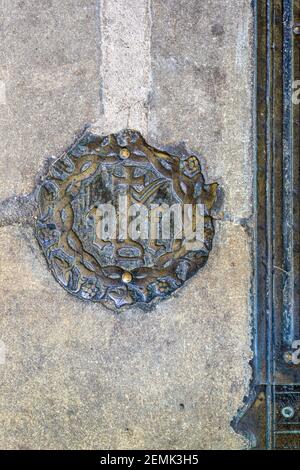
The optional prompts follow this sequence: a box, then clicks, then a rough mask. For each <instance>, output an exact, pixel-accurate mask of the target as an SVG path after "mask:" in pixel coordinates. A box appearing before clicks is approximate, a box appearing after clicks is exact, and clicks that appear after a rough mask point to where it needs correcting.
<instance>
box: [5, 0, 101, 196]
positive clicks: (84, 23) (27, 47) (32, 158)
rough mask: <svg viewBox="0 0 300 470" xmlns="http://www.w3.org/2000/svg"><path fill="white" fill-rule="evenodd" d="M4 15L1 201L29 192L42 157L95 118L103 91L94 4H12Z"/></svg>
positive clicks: (14, 0)
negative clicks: (101, 91) (101, 89)
mask: <svg viewBox="0 0 300 470" xmlns="http://www.w3.org/2000/svg"><path fill="white" fill-rule="evenodd" d="M1 10H2V11H1ZM1 10H0V15H1V25H2V28H1V30H0V38H1V41H0V61H1V62H0V80H1V81H2V82H4V83H5V88H6V104H1V103H0V110H1V113H0V136H1V155H0V174H1V184H0V200H2V199H5V198H6V197H9V196H12V195H14V194H22V193H27V192H30V191H32V190H33V188H34V181H35V175H36V174H37V171H38V170H39V169H41V168H42V167H43V164H44V159H45V157H46V156H47V155H56V154H57V153H59V152H61V151H62V150H63V149H64V148H65V147H67V146H68V145H70V142H72V140H73V138H74V134H75V133H76V132H78V130H80V129H82V127H83V126H84V125H85V124H86V123H88V122H91V121H93V120H95V119H97V117H98V114H97V113H98V110H99V89H100V84H99V53H97V48H99V47H100V44H99V33H98V26H97V2H96V0H92V1H90V0H76V2H75V4H74V1H72V0H67V1H64V2H61V1H59V0H36V1H35V2H31V1H30V0H9V1H4V2H2V8H1ZM3 182H5V184H3Z"/></svg>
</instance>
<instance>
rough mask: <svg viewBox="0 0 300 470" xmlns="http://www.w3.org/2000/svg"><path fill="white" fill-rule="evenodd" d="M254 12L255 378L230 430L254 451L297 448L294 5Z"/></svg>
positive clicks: (289, 1)
mask: <svg viewBox="0 0 300 470" xmlns="http://www.w3.org/2000/svg"><path fill="white" fill-rule="evenodd" d="M254 14H255V18H256V46H257V63H256V71H257V74H256V78H257V83H256V86H257V99H256V110H255V112H256V115H257V119H256V133H257V140H256V142H255V149H256V150H257V151H256V155H257V175H256V176H257V177H256V188H255V191H256V201H255V210H256V214H255V215H256V230H255V237H254V238H255V249H254V252H255V256H254V258H255V265H254V272H255V276H254V286H253V307H254V308H253V310H254V319H253V349H254V360H253V372H254V377H253V382H252V387H251V393H250V397H249V398H248V399H247V401H246V403H245V407H244V408H243V410H241V411H240V413H239V416H238V417H237V419H236V420H235V421H234V423H233V425H234V427H235V428H236V429H237V430H239V431H240V432H242V433H244V434H245V435H246V436H247V437H248V438H250V440H251V444H252V447H254V448H258V449H300V365H299V364H298V363H297V358H298V357H299V354H298V353H297V347H296V343H295V342H296V341H297V340H300V327H299V305H300V289H299V275H300V223H299V222H300V181H299V180H300V170H299V160H300V103H299V104H298V100H297V98H299V97H300V93H297V88H298V89H300V86H298V85H299V83H300V82H299V83H297V80H299V79H300V25H299V26H298V23H300V0H258V1H255V2H254ZM299 101H300V100H299Z"/></svg>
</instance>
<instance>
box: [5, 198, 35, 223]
mask: <svg viewBox="0 0 300 470" xmlns="http://www.w3.org/2000/svg"><path fill="white" fill-rule="evenodd" d="M36 211H37V205H36V200H35V193H34V192H33V193H31V194H25V195H19V196H12V197H9V198H7V199H5V200H4V201H1V202H0V227H6V226H9V225H14V224H21V223H23V224H30V225H33V224H34V222H35V214H36Z"/></svg>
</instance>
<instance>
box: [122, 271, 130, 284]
mask: <svg viewBox="0 0 300 470" xmlns="http://www.w3.org/2000/svg"><path fill="white" fill-rule="evenodd" d="M122 281H123V282H124V283H125V284H129V283H130V282H131V281H132V274H131V273H129V272H128V271H126V273H124V274H123V275H122Z"/></svg>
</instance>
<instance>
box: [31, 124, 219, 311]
mask: <svg viewBox="0 0 300 470" xmlns="http://www.w3.org/2000/svg"><path fill="white" fill-rule="evenodd" d="M172 153H174V154H170V153H169V152H166V151H162V150H157V149H155V148H153V147H151V146H149V145H148V144H147V143H146V142H145V140H144V139H143V137H142V136H141V135H140V134H139V133H138V132H136V131H130V130H126V131H122V132H120V133H118V134H114V135H109V136H106V137H103V136H98V135H94V134H91V133H89V132H88V133H86V134H85V135H84V136H83V137H82V138H81V139H79V141H77V142H76V143H75V144H74V146H73V147H71V148H70V150H69V151H68V152H67V153H66V154H64V155H63V156H62V157H61V158H59V159H58V160H56V161H55V163H54V164H53V165H52V166H51V168H50V171H49V174H48V175H47V176H46V178H45V179H44V181H43V183H42V184H41V186H40V188H39V191H38V204H39V216H38V220H37V225H36V236H37V239H38V241H39V243H40V245H41V247H42V250H43V252H44V254H45V256H46V259H47V262H48V265H49V267H50V269H51V271H52V273H53V274H54V276H55V278H56V279H57V281H58V282H59V283H60V284H61V285H62V286H63V287H64V288H65V289H66V290H67V291H68V292H69V293H71V294H73V295H75V296H77V297H79V298H80V299H83V300H89V301H94V302H98V301H99V302H103V303H104V304H106V305H107V306H113V307H116V308H120V307H123V306H126V305H132V304H135V303H147V304H148V303H150V302H151V301H152V300H154V299H155V298H163V297H167V296H169V295H170V294H171V293H172V292H174V291H175V290H176V289H178V288H179V287H181V286H182V285H183V284H184V283H185V281H187V280H188V279H189V278H190V277H191V276H193V275H194V274H195V273H196V272H197V271H198V270H199V269H200V268H202V267H203V266H204V265H205V263H206V261H207V258H208V255H209V252H210V250H211V248H212V240H213V235H214V227H213V220H212V217H211V213H210V212H211V209H212V206H213V204H214V202H215V200H216V193H217V187H218V185H217V184H216V183H214V184H211V185H207V184H205V181H204V177H203V174H202V172H201V165H200V161H199V159H198V158H197V157H196V156H194V155H187V154H182V152H181V153H180V152H178V154H176V151H174V152H173V151H172ZM195 207H197V208H199V207H201V208H202V212H201V215H202V229H203V230H202V233H203V237H202V240H200V239H199V237H198V236H197V233H198V232H196V230H195V229H196V225H197V228H198V226H200V222H199V220H200V219H198V218H197V210H198V209H196V212H195V210H194V208H195ZM175 209H176V210H177V213H176V216H175V215H174V214H175V212H176V211H175ZM153 214H155V217H154V215H153ZM180 214H181V221H180V223H179V221H178V218H180ZM175 218H177V220H176V223H175ZM125 219H126V221H125V222H126V223H127V226H126V223H125V222H124V220H125ZM184 220H188V221H189V223H188V226H189V231H190V232H189V234H188V236H187V230H186V227H184V229H182V230H181V233H180V234H179V233H178V230H179V229H180V226H181V225H180V224H181V222H182V221H184ZM124 223H125V225H124ZM110 224H111V226H110V227H108V225H110ZM164 224H165V225H164ZM133 226H134V230H131V229H132V227H133ZM153 226H154V229H153ZM163 227H164V228H163ZM133 232H134V234H135V236H133V235H132V233H133ZM179 232H180V230H179ZM191 234H193V236H194V239H193V238H192V237H190V235H191Z"/></svg>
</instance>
